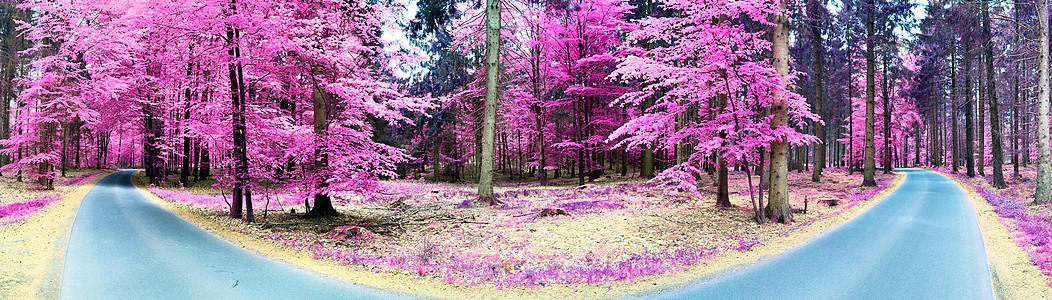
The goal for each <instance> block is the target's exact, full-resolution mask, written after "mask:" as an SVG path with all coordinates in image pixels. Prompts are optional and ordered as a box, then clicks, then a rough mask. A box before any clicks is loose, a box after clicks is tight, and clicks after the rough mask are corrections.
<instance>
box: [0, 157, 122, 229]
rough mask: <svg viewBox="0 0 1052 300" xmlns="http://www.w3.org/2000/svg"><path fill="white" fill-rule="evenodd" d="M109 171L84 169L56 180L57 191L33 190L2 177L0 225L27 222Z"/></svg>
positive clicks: (0, 187)
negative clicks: (63, 197)
mask: <svg viewBox="0 0 1052 300" xmlns="http://www.w3.org/2000/svg"><path fill="white" fill-rule="evenodd" d="M108 172H109V171H108V170H95V169H84V170H74V171H71V172H69V173H68V174H67V175H68V176H67V177H65V178H59V179H58V180H55V190H51V191H45V190H39V189H36V188H33V187H32V186H30V185H28V184H26V183H25V182H19V181H17V180H16V179H15V178H12V177H0V225H7V224H11V223H15V222H18V221H22V220H25V219H26V218H29V217H30V216H32V215H34V214H36V213H37V212H39V211H40V210H41V209H44V208H45V207H47V206H48V205H49V204H51V203H53V202H55V201H58V200H61V199H62V194H63V193H65V192H68V191H70V190H72V189H74V188H76V187H78V186H81V185H83V184H86V183H88V182H91V181H92V180H94V179H95V178H96V177H98V176H99V175H102V174H106V173H108Z"/></svg>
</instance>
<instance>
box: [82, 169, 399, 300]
mask: <svg viewBox="0 0 1052 300" xmlns="http://www.w3.org/2000/svg"><path fill="white" fill-rule="evenodd" d="M133 173H134V171H122V172H119V173H116V174H112V175H109V176H107V177H106V178H104V179H102V181H101V182H99V184H98V185H96V186H95V187H94V188H93V189H92V190H91V192H90V193H88V195H87V196H86V197H85V198H84V201H83V203H82V204H81V206H80V209H79V211H78V212H77V218H76V221H74V224H73V230H72V232H71V233H70V238H69V245H68V248H67V250H66V262H65V267H64V270H63V277H62V299H370V298H376V299H389V298H392V297H395V298H398V297H401V296H399V295H394V294H389V293H385V292H382V291H378V290H373V289H368V288H363V287H359V286H354V285H351V284H347V283H344V282H338V281H335V280H331V279H328V278H325V277H323V276H320V275H316V274H312V273H308V272H305V271H303V270H300V269H297V268H295V267H293V266H291V265H288V264H285V263H282V262H278V261H275V260H271V259H268V258H265V257H262V256H259V255H257V254H255V253H252V252H249V251H246V250H244V249H241V248H240V247H237V246H235V245H233V244H230V243H228V242H226V241H224V240H221V239H219V238H218V237H216V236H214V235H212V234H209V233H208V232H206V231H204V230H202V229H201V228H198V227H197V226H194V225H193V224H191V223H189V222H187V221H185V220H183V219H182V218H179V217H178V216H176V215H175V214H172V213H171V212H169V211H168V210H165V209H164V208H162V207H160V206H158V205H157V204H156V203H154V202H153V201H150V200H149V199H147V198H146V197H145V196H144V195H143V194H142V193H141V192H139V190H138V189H136V188H135V186H133V185H132V183H131V175H132V174H133Z"/></svg>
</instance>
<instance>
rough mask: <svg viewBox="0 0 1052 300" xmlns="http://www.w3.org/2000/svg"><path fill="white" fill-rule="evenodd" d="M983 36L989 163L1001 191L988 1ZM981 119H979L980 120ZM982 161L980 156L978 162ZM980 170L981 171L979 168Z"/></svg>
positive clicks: (1001, 156) (1001, 161)
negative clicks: (989, 146)
mask: <svg viewBox="0 0 1052 300" xmlns="http://www.w3.org/2000/svg"><path fill="white" fill-rule="evenodd" d="M982 9H983V36H985V37H987V39H986V41H985V42H984V45H985V47H984V48H986V49H985V50H986V95H987V96H986V99H988V100H989V101H990V143H991V146H992V149H991V151H993V153H992V154H993V159H992V160H991V161H990V163H991V166H992V167H993V172H994V174H993V175H994V182H993V186H994V188H998V189H1003V188H1006V187H1008V185H1006V184H1005V178H1004V174H1003V172H1004V170H1002V169H1001V168H1002V165H1003V164H1004V151H1003V150H1002V149H1001V109H1000V107H999V106H998V102H997V88H996V87H995V86H994V43H993V38H991V36H990V0H983V3H982ZM981 119H982V118H980V120H981ZM981 160H982V158H981V156H980V161H981ZM980 170H982V169H981V168H980Z"/></svg>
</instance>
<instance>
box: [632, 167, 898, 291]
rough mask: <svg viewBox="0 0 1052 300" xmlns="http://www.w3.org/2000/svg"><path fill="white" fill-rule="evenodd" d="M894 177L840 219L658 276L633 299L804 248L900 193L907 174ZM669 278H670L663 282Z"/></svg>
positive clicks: (844, 213) (835, 218) (804, 228)
mask: <svg viewBox="0 0 1052 300" xmlns="http://www.w3.org/2000/svg"><path fill="white" fill-rule="evenodd" d="M894 174H895V177H894V179H892V181H891V183H889V184H888V186H887V187H886V188H885V189H884V190H882V191H880V192H879V193H877V194H876V195H873V197H870V198H869V199H866V200H864V201H862V202H860V203H859V204H857V205H855V206H854V207H851V208H849V209H847V210H845V211H843V212H841V213H840V214H837V215H836V216H832V217H828V218H825V219H821V220H818V221H815V222H814V223H813V224H811V225H808V226H806V227H803V228H802V229H800V230H799V231H796V232H793V233H792V234H790V235H787V236H782V237H777V238H773V239H771V240H768V241H765V242H764V244H763V245H760V246H756V247H753V248H752V249H750V250H748V251H745V252H731V253H728V254H727V255H726V256H724V257H721V258H719V259H717V260H715V261H712V262H708V263H706V264H704V265H700V266H698V267H695V268H691V270H688V271H684V272H677V273H674V274H669V275H657V276H654V278H653V279H654V280H663V281H664V282H662V283H655V285H654V286H653V288H651V289H649V290H647V291H642V292H640V291H637V292H636V293H633V294H630V295H629V296H632V297H637V298H638V297H647V296H653V295H656V293H658V292H666V291H673V290H676V289H679V288H683V287H686V286H687V285H691V284H696V283H701V282H704V281H705V280H706V279H710V278H714V277H716V276H719V275H721V274H728V273H732V272H736V271H739V270H743V269H746V268H749V267H751V266H753V265H756V264H758V263H762V262H764V261H767V260H770V259H772V258H774V257H776V256H778V255H780V254H782V253H785V252H788V251H790V250H792V249H795V248H797V247H800V246H803V245H804V244H807V243H808V242H810V241H812V240H814V239H815V238H817V237H819V236H821V235H822V234H825V233H826V232H829V231H831V230H833V229H836V228H838V227H840V225H843V224H844V223H847V222H850V221H851V220H854V219H855V218H857V217H858V216H860V215H862V214H864V213H866V212H867V211H869V209H870V208H873V206H876V205H877V204H879V203H880V202H882V201H884V199H886V198H887V197H888V196H890V195H891V194H892V193H894V192H895V191H897V190H898V188H899V187H900V186H902V183H903V182H905V180H906V177H907V174H906V173H905V172H900V171H897V170H896V171H895V172H894ZM666 276H667V278H662V277H666Z"/></svg>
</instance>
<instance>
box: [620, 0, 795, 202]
mask: <svg viewBox="0 0 1052 300" xmlns="http://www.w3.org/2000/svg"><path fill="white" fill-rule="evenodd" d="M662 7H663V8H664V9H666V10H669V11H679V12H681V13H680V14H676V15H674V16H670V17H650V18H647V19H643V20H642V21H641V22H640V29H638V30H635V31H633V32H631V33H630V34H629V36H628V41H629V42H632V43H638V44H646V45H649V46H650V47H649V49H646V48H633V49H631V50H630V52H631V53H632V54H633V55H630V56H629V57H627V58H625V59H624V60H623V61H622V62H621V64H620V65H619V66H618V68H617V70H616V71H615V72H614V73H613V75H612V76H613V77H614V78H617V79H619V80H621V81H623V82H627V83H634V84H638V85H640V86H641V88H640V89H639V90H638V91H634V92H630V93H628V94H625V95H624V96H622V97H621V98H620V100H619V103H620V104H621V105H632V106H638V105H640V104H642V103H643V102H644V101H647V100H653V101H654V105H653V106H652V107H650V108H648V109H646V110H645V111H643V112H642V114H641V115H640V116H638V117H636V118H634V119H632V120H630V121H629V122H628V123H627V124H625V125H624V126H621V127H620V128H619V129H617V130H616V131H615V132H613V134H611V135H610V139H611V140H618V141H620V145H622V146H625V147H629V148H639V147H644V146H655V147H660V148H664V149H667V150H668V151H675V153H676V157H677V161H676V162H677V164H676V165H675V166H673V167H671V168H669V169H667V170H665V171H664V172H662V173H661V174H660V175H659V176H658V177H656V178H655V180H659V181H665V182H669V183H671V184H674V185H676V186H678V187H679V189H680V190H681V191H684V192H696V191H697V182H696V178H697V177H699V176H700V175H701V173H702V172H703V171H702V166H703V165H705V164H714V165H717V166H718V169H719V173H720V174H719V175H718V180H717V181H718V182H719V192H718V197H717V205H718V206H730V202H729V199H728V198H729V197H728V193H727V183H726V182H727V175H726V174H727V168H728V166H729V165H743V166H744V165H746V164H748V163H749V162H753V163H755V162H756V161H757V159H758V158H759V157H760V151H761V149H764V148H768V147H769V145H770V144H771V143H772V142H774V141H777V140H784V141H787V142H789V143H792V144H794V145H801V144H806V143H810V142H813V141H814V140H815V139H814V137H813V136H810V135H806V134H803V133H800V132H797V131H795V130H793V129H792V128H790V127H787V126H780V127H776V128H772V127H771V126H770V124H771V121H772V118H773V116H772V115H766V114H765V113H764V111H766V110H768V109H770V108H771V107H772V105H773V104H774V103H775V102H776V101H784V103H785V104H786V105H787V106H788V112H789V116H790V119H791V120H792V121H793V122H803V121H804V120H805V119H811V120H815V119H816V116H815V115H814V114H812V113H810V111H809V109H808V106H807V104H806V102H805V101H804V100H803V98H802V97H800V95H798V94H796V93H794V92H792V91H791V90H789V89H786V88H785V84H784V82H785V81H786V80H791V79H792V78H783V77H782V76H780V75H779V74H778V72H777V71H776V70H775V69H774V67H772V65H771V64H770V63H769V62H768V61H767V60H766V59H763V53H764V52H765V51H768V50H770V49H771V43H770V42H768V41H767V40H765V39H764V38H763V36H762V34H763V31H762V29H761V28H758V27H751V26H747V25H745V23H747V22H756V23H761V24H765V25H768V26H771V25H773V24H771V23H769V22H768V21H767V20H768V17H770V16H773V15H776V14H779V13H780V12H779V11H778V7H777V5H775V3H771V2H766V1H724V0H720V1H703V3H698V2H697V1H693V0H690V1H687V0H669V1H664V2H663V4H662ZM780 98H781V100H778V99H780ZM757 214H758V215H759V213H758V212H757Z"/></svg>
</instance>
